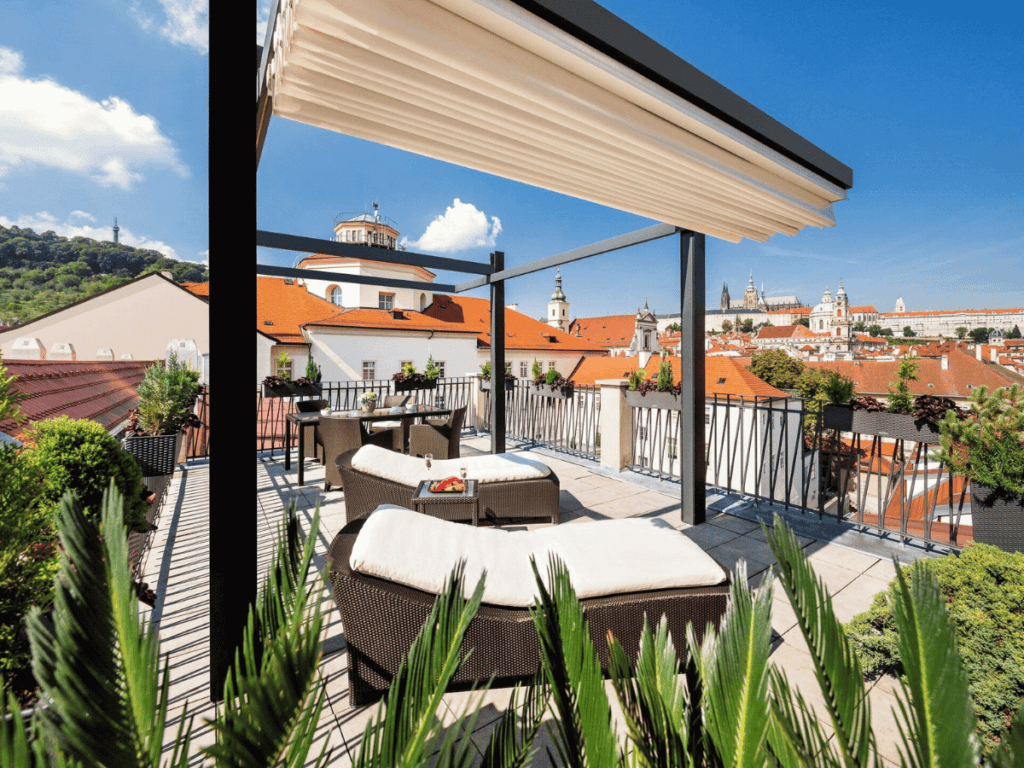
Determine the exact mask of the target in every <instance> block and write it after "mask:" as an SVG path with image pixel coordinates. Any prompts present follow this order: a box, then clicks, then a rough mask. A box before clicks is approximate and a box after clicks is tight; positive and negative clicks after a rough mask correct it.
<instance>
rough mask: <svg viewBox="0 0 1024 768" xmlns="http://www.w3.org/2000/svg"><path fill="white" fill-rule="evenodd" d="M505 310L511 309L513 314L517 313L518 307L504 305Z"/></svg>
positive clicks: (515, 305) (516, 305)
mask: <svg viewBox="0 0 1024 768" xmlns="http://www.w3.org/2000/svg"><path fill="white" fill-rule="evenodd" d="M505 309H511V310H512V311H513V312H518V311H519V305H518V304H506V305H505Z"/></svg>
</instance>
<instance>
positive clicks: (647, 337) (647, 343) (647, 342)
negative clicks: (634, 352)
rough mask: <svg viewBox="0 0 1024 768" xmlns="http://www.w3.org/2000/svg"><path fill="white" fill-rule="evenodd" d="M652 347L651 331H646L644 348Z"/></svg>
mask: <svg viewBox="0 0 1024 768" xmlns="http://www.w3.org/2000/svg"><path fill="white" fill-rule="evenodd" d="M650 348H651V332H650V331H644V349H650Z"/></svg>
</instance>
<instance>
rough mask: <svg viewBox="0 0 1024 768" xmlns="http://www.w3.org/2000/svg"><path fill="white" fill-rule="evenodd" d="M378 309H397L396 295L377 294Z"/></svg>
mask: <svg viewBox="0 0 1024 768" xmlns="http://www.w3.org/2000/svg"><path fill="white" fill-rule="evenodd" d="M377 308H378V309H386V310H389V311H390V310H392V309H394V308H395V294H393V293H380V294H377Z"/></svg>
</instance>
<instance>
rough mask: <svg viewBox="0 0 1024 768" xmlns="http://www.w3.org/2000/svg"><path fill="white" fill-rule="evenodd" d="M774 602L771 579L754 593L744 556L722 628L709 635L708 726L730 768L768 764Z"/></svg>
mask: <svg viewBox="0 0 1024 768" xmlns="http://www.w3.org/2000/svg"><path fill="white" fill-rule="evenodd" d="M771 604H772V584H771V581H767V582H766V583H765V585H764V586H763V587H761V589H760V590H759V592H758V595H757V597H756V598H755V597H753V596H752V594H751V591H750V586H749V585H748V584H747V567H746V562H745V561H743V560H740V561H739V563H738V564H737V566H736V572H735V574H734V578H733V583H732V588H731V591H730V595H729V606H728V608H727V609H726V612H725V616H724V618H723V620H722V625H721V629H720V631H719V632H718V634H717V636H715V634H714V633H711V634H709V635H706V636H705V637H706V639H705V645H706V646H707V650H706V651H705V652H704V662H703V675H702V679H703V682H704V717H705V723H706V726H705V727H706V729H707V735H708V737H709V741H710V744H711V745H713V746H714V750H715V753H716V754H717V755H718V756H719V758H720V759H721V762H722V764H723V765H726V766H730V768H732V766H735V767H736V768H742V767H744V766H762V765H765V764H766V763H767V754H766V753H765V751H764V740H765V736H766V734H767V730H768V648H769V644H770V643H771V633H772V630H771ZM709 638H710V639H709Z"/></svg>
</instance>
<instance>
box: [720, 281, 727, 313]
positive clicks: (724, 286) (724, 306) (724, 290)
mask: <svg viewBox="0 0 1024 768" xmlns="http://www.w3.org/2000/svg"><path fill="white" fill-rule="evenodd" d="M718 308H719V309H721V310H722V311H723V312H724V311H725V310H727V309H729V286H728V285H727V284H726V283H722V300H721V301H720V302H719V303H718Z"/></svg>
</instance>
